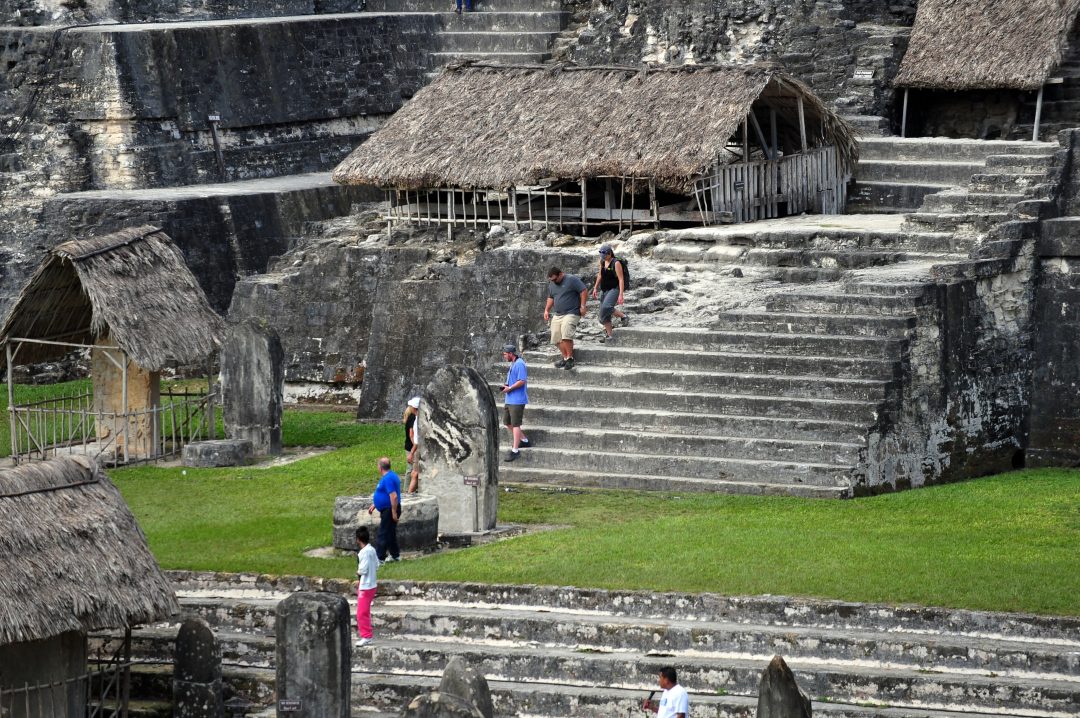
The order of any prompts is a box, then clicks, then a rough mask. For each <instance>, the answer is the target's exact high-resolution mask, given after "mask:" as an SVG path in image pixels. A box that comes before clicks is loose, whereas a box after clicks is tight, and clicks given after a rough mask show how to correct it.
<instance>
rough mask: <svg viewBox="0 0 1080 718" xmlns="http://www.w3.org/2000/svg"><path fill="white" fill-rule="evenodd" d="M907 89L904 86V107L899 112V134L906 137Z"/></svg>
mask: <svg viewBox="0 0 1080 718" xmlns="http://www.w3.org/2000/svg"><path fill="white" fill-rule="evenodd" d="M908 89H909V88H907V87H905V88H904V109H903V111H902V112H901V113H900V136H901V137H907V101H908Z"/></svg>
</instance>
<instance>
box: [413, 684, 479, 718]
mask: <svg viewBox="0 0 1080 718" xmlns="http://www.w3.org/2000/svg"><path fill="white" fill-rule="evenodd" d="M401 716H402V718H483V716H484V714H483V713H481V712H480V709H478V708H477V707H476V706H474V705H470V704H469V703H468V702H467V701H464V700H462V699H461V698H458V697H457V696H453V695H449V694H446V693H439V692H438V691H435V692H432V693H424V694H422V695H419V696H417V697H416V698H413V699H412V701H411V702H410V703H409V705H408V706H406V707H405V710H404V711H402V712H401Z"/></svg>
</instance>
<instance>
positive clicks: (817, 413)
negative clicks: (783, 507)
mask: <svg viewBox="0 0 1080 718" xmlns="http://www.w3.org/2000/svg"><path fill="white" fill-rule="evenodd" d="M529 399H530V401H535V402H536V403H538V404H557V405H561V406H565V405H578V406H581V407H583V408H591V409H594V410H596V411H610V410H612V409H617V410H619V411H625V410H627V409H630V410H642V411H645V410H657V411H672V412H694V411H700V412H701V413H703V414H742V415H747V416H759V417H762V416H764V417H769V416H783V417H790V418H799V419H824V420H841V421H855V422H860V423H861V422H867V421H872V420H873V419H874V418H875V417H876V416H877V414H878V410H879V405H880V402H875V401H863V400H858V399H822V398H818V397H814V398H806V397H785V396H770V395H751V394H702V393H697V392H689V391H681V392H672V391H640V390H639V391H634V392H628V391H626V390H625V389H606V388H593V389H590V390H589V391H587V392H585V391H582V389H581V387H580V386H577V385H576V384H570V383H564V384H562V385H551V384H548V385H543V386H531V387H529Z"/></svg>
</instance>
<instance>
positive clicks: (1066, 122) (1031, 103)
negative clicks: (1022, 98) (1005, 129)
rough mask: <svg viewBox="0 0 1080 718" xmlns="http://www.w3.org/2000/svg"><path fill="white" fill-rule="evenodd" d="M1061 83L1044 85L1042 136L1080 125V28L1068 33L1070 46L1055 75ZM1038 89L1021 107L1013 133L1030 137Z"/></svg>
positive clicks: (1051, 135) (1045, 138)
mask: <svg viewBox="0 0 1080 718" xmlns="http://www.w3.org/2000/svg"><path fill="white" fill-rule="evenodd" d="M1052 78H1054V79H1060V80H1061V82H1060V83H1054V84H1049V85H1046V86H1045V87H1044V89H1043V108H1042V115H1041V117H1040V121H1039V139H1042V140H1052V139H1054V136H1055V135H1056V134H1057V133H1058V132H1060V131H1061V130H1064V129H1069V128H1071V127H1080V28H1073V30H1072V32H1071V33H1070V34H1069V41H1068V49H1067V50H1066V52H1065V56H1064V57H1063V58H1062V60H1061V64H1060V65H1059V66H1058V68H1057V71H1056V72H1054V74H1053V75H1052ZM1035 104H1036V93H1034V92H1032V93H1030V96H1029V97H1028V98H1027V101H1026V103H1025V104H1024V105H1023V107H1022V108H1021V112H1020V123H1019V124H1017V126H1016V127H1015V128H1014V129H1013V132H1012V134H1011V136H1013V137H1016V138H1017V139H1026V140H1030V139H1031V137H1032V131H1033V130H1034V126H1035Z"/></svg>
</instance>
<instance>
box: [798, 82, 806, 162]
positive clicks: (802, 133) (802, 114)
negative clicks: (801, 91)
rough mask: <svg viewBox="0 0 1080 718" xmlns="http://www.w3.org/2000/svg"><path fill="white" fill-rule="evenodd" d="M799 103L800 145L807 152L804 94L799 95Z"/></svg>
mask: <svg viewBox="0 0 1080 718" xmlns="http://www.w3.org/2000/svg"><path fill="white" fill-rule="evenodd" d="M798 105H799V145H800V147H801V148H802V151H803V152H806V110H805V108H804V107H803V99H802V95H799V97H798Z"/></svg>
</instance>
